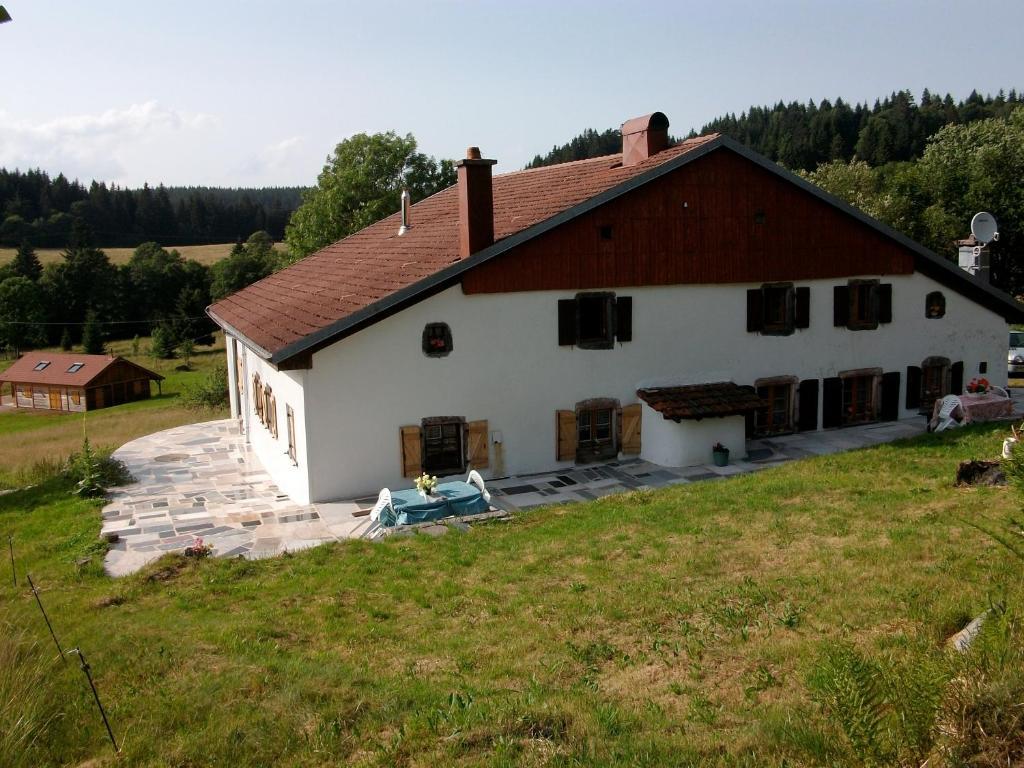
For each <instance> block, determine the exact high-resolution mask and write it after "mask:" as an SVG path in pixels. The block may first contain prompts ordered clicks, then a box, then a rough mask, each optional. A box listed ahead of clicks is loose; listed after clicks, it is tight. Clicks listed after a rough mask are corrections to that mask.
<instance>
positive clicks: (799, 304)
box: [793, 287, 811, 328]
mask: <svg viewBox="0 0 1024 768" xmlns="http://www.w3.org/2000/svg"><path fill="white" fill-rule="evenodd" d="M793 327H794V328H810V327H811V289H810V288H807V287H803V288H797V289H796V311H795V312H794V313H793Z"/></svg>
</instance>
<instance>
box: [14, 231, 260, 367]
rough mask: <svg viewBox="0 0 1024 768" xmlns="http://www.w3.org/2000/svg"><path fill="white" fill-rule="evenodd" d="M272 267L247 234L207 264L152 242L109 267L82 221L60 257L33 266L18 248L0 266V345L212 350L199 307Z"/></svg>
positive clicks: (256, 239)
mask: <svg viewBox="0 0 1024 768" xmlns="http://www.w3.org/2000/svg"><path fill="white" fill-rule="evenodd" d="M279 265H280V255H279V254H278V253H277V252H276V251H275V250H274V242H273V240H272V239H271V237H270V235H269V234H268V233H267V232H264V231H259V232H255V233H253V234H252V235H251V236H250V237H249V238H248V240H247V241H246V242H245V243H238V244H237V245H236V246H235V248H234V249H233V250H232V252H231V254H230V255H229V256H228V257H227V258H225V259H222V260H221V261H219V262H217V263H216V264H214V265H212V266H206V265H205V264H201V263H200V262H198V261H195V260H192V259H184V258H182V256H181V254H179V253H178V251H176V250H173V249H172V250H168V249H166V248H163V247H162V246H160V245H159V244H158V243H156V242H146V243H142V244H141V245H139V246H138V247H136V249H135V252H134V253H133V254H132V257H131V259H129V261H128V262H127V263H126V264H122V265H116V264H113V263H111V261H110V259H109V258H108V257H107V255H106V253H104V252H103V250H102V249H100V248H97V247H96V245H95V242H94V240H93V236H92V233H91V231H90V229H89V227H88V225H86V224H85V223H83V222H82V221H80V220H76V222H75V223H74V225H73V228H72V233H71V238H70V242H69V244H68V246H67V248H66V249H65V251H64V254H63V259H62V260H60V261H58V262H53V263H50V264H47V265H46V266H45V267H44V266H43V265H42V264H41V263H40V261H39V258H38V257H37V256H36V254H35V251H34V249H33V248H32V246H31V245H29V244H28V243H27V242H26V243H23V244H22V245H21V246H20V247H19V248H18V251H17V254H16V255H15V258H14V259H13V260H12V261H11V262H10V263H8V264H5V265H4V266H2V267H0V348H6V349H7V351H8V352H15V353H16V352H18V351H20V350H23V349H27V348H32V347H38V346H53V345H57V344H59V345H60V346H61V347H62V348H64V349H66V350H70V349H72V348H75V347H79V348H81V349H82V351H84V352H85V353H87V354H99V353H101V352H102V351H103V346H104V343H105V341H106V340H108V339H130V338H132V337H135V336H152V337H153V338H152V349H151V351H152V353H153V354H154V355H156V356H158V357H173V356H174V353H175V350H176V349H177V348H183V349H186V350H188V349H191V347H192V346H193V345H195V344H207V343H213V336H212V334H213V330H214V326H213V323H212V322H211V321H210V320H209V318H208V317H207V316H206V314H205V312H206V307H207V306H208V305H209V304H210V303H211V302H213V301H216V300H218V299H220V298H223V297H224V296H227V295H228V294H230V293H233V292H235V291H237V290H239V289H241V288H244V287H245V286H246V285H249V284H250V283H252V282H255V281H256V280H259V279H261V278H263V277H266V276H267V275H269V274H270V273H271V272H273V271H274V270H275V269H277V268H278V267H279Z"/></svg>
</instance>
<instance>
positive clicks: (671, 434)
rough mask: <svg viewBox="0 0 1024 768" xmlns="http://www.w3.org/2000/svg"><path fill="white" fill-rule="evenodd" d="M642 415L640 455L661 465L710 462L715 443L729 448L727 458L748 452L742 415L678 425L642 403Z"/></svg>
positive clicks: (670, 465)
mask: <svg viewBox="0 0 1024 768" xmlns="http://www.w3.org/2000/svg"><path fill="white" fill-rule="evenodd" d="M642 418H643V422H642V423H643V442H642V444H641V446H640V458H642V459H645V460H647V461H650V462H653V463H655V464H660V465H661V466H663V467H692V466H694V465H695V464H710V463H711V448H712V446H713V445H714V444H715V443H721V444H722V445H724V446H725V447H726V448H728V449H729V461H734V460H736V459H742V458H743V457H744V456H746V455H747V440H746V434H745V433H746V420H745V419H744V418H743V417H742V416H725V417H723V418H715V419H701V420H700V421H694V420H684V421H680V422H679V423H678V424H677V423H676V422H674V421H672V420H670V419H666V418H665V417H664V416H662V415H661V414H660V413H658V412H657V411H656V410H654V409H653V408H651V407H650V406H649V405H647V403H644V404H643V417H642Z"/></svg>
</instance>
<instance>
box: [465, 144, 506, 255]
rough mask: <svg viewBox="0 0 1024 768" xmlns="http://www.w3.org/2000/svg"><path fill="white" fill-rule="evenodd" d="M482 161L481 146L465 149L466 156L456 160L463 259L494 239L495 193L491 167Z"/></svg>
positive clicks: (489, 162) (492, 163)
mask: <svg viewBox="0 0 1024 768" xmlns="http://www.w3.org/2000/svg"><path fill="white" fill-rule="evenodd" d="M497 162H498V161H497V160H482V159H481V158H480V148H479V147H470V148H469V149H467V150H466V159H465V160H459V161H458V162H457V163H455V167H456V168H458V175H459V257H460V258H463V259H464V258H466V257H467V256H470V255H472V254H474V253H476V252H477V251H482V250H483V249H484V248H486V247H487V246H489V245H491V244H492V243H493V242H494V195H493V193H492V191H491V166H492V165H494V164H495V163H497Z"/></svg>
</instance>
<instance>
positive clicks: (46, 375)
mask: <svg viewBox="0 0 1024 768" xmlns="http://www.w3.org/2000/svg"><path fill="white" fill-rule="evenodd" d="M163 380H164V377H163V376H161V375H160V374H158V373H154V372H153V371H150V370H148V369H146V368H143V367H142V366H141V365H136V364H135V363H133V362H131V361H130V360H125V359H124V358H123V357H111V356H107V355H76V354H71V353H56V352H29V353H27V354H25V355H22V356H21V357H20V358H19V359H18V360H17V361H16V362H15V363H14V365H12V366H11V367H10V368H8V369H7V370H6V371H4V372H3V373H0V395H5V394H6V391H5V390H7V385H10V390H9V391H10V404H11V405H13V406H15V407H16V408H30V409H37V410H49V411H69V412H73V413H74V412H82V411H94V410H96V409H98V408H106V407H108V406H111V405H121V404H122V403H130V402H133V401H135V400H145V399H147V398H148V397H150V394H151V393H150V382H151V381H155V382H157V387H158V389H159V386H160V382H162V381H163Z"/></svg>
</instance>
